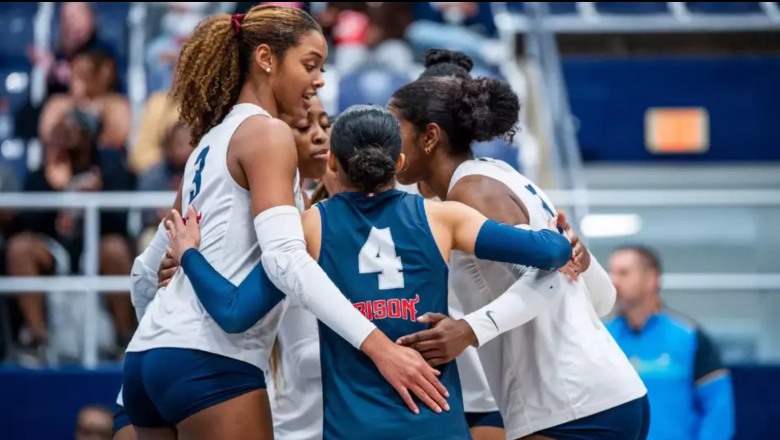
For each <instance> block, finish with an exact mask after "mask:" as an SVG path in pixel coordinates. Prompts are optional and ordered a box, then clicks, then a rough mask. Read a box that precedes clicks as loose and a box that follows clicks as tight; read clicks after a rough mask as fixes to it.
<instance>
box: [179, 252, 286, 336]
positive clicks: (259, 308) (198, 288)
mask: <svg viewBox="0 0 780 440" xmlns="http://www.w3.org/2000/svg"><path fill="white" fill-rule="evenodd" d="M181 268H182V269H183V270H184V273H185V274H186V275H187V278H189V280H190V283H191V284H192V288H193V289H194V290H195V294H196V295H197V296H198V300H200V302H201V304H203V307H204V308H205V309H206V311H207V312H208V313H209V315H211V317H212V318H214V321H216V323H217V324H218V325H219V326H220V327H221V328H222V330H224V331H225V332H226V333H242V332H245V331H247V330H249V329H250V328H251V327H252V326H253V325H254V324H255V323H256V322H257V321H259V320H260V319H262V318H263V317H264V316H265V315H266V314H267V313H268V312H270V311H271V309H273V308H274V307H275V306H276V305H277V304H279V302H281V301H282V300H283V299H284V297H285V295H284V294H283V293H282V292H281V291H280V290H279V289H277V288H276V287H275V286H274V285H273V283H271V280H269V279H268V276H267V275H266V274H265V270H263V265H262V264H258V265H257V266H256V267H255V268H254V269H252V271H251V272H250V273H249V275H247V277H246V278H245V279H244V281H242V282H241V284H240V285H239V286H235V285H233V283H231V282H230V281H228V280H227V279H226V278H225V277H223V276H222V275H221V274H220V273H219V272H217V271H216V270H215V269H214V267H213V266H212V265H211V264H209V262H208V261H206V259H205V258H204V257H203V255H202V254H201V253H200V252H198V250H197V249H192V248H191V249H187V251H185V252H184V255H183V256H182V258H181Z"/></svg>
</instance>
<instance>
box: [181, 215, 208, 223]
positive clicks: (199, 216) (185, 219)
mask: <svg viewBox="0 0 780 440" xmlns="http://www.w3.org/2000/svg"><path fill="white" fill-rule="evenodd" d="M201 218H203V213H202V212H199V213H198V224H200V219H201ZM181 221H183V222H184V224H185V225H186V224H187V217H182V219H181Z"/></svg>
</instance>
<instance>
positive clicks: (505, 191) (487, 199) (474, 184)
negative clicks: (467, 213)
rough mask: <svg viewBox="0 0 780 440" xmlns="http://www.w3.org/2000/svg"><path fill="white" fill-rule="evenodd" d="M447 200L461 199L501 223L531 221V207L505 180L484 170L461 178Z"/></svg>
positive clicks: (460, 200)
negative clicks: (485, 173)
mask: <svg viewBox="0 0 780 440" xmlns="http://www.w3.org/2000/svg"><path fill="white" fill-rule="evenodd" d="M447 200H448V201H455V202H461V203H463V204H465V205H467V206H470V207H472V208H474V209H476V210H477V211H479V212H480V213H482V215H484V216H485V217H488V218H490V219H492V220H495V221H497V222H499V223H505V224H508V225H518V224H524V223H528V218H529V217H528V210H527V209H526V207H525V205H524V204H523V202H522V201H521V200H520V199H519V198H518V197H517V195H516V194H515V193H514V192H513V191H512V189H511V188H509V187H508V186H507V185H506V184H505V183H503V182H501V181H499V180H496V179H495V178H493V177H489V176H486V175H483V174H471V175H468V176H465V177H463V178H461V179H460V180H458V182H457V183H456V184H455V186H453V187H452V189H451V190H450V191H449V193H448V194H447Z"/></svg>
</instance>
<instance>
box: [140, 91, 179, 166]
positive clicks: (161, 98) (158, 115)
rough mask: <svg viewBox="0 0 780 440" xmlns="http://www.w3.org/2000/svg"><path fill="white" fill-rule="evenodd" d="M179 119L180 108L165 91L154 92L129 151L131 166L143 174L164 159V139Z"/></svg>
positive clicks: (148, 101)
mask: <svg viewBox="0 0 780 440" xmlns="http://www.w3.org/2000/svg"><path fill="white" fill-rule="evenodd" d="M178 120H179V110H178V108H177V105H176V103H175V102H174V101H172V100H171V99H170V98H169V97H168V94H167V93H165V92H157V93H154V94H152V95H151V96H150V97H149V99H148V100H147V101H146V108H145V109H144V113H143V115H142V117H141V126H140V127H139V130H138V138H137V139H136V141H135V145H134V146H133V149H132V150H130V153H129V162H130V168H131V169H132V170H133V171H134V172H135V173H137V174H138V175H141V174H143V173H145V172H146V171H147V170H148V169H149V168H150V167H151V166H153V165H154V164H156V163H159V162H160V161H162V160H163V147H162V144H163V139H164V138H165V135H166V133H168V131H169V130H170V129H171V127H173V126H174V125H175V124H176V123H177V122H178Z"/></svg>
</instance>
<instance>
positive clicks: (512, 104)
mask: <svg viewBox="0 0 780 440" xmlns="http://www.w3.org/2000/svg"><path fill="white" fill-rule="evenodd" d="M461 86H462V91H463V99H462V101H461V103H460V109H459V110H458V119H459V120H460V121H462V123H463V128H464V129H465V130H467V131H468V132H469V134H471V136H472V139H473V140H475V141H477V142H484V141H489V140H491V139H493V138H496V137H500V138H503V139H506V140H507V141H510V142H511V139H512V137H513V136H514V135H515V133H516V129H515V127H516V126H517V122H518V120H519V118H520V100H519V98H518V97H517V95H516V94H515V93H514V92H513V91H512V88H511V87H510V86H509V84H508V83H507V82H506V81H500V80H497V79H491V78H477V79H473V80H464V81H463V83H462V85H461Z"/></svg>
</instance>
